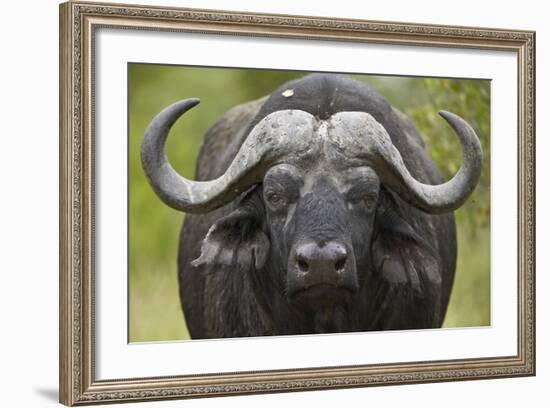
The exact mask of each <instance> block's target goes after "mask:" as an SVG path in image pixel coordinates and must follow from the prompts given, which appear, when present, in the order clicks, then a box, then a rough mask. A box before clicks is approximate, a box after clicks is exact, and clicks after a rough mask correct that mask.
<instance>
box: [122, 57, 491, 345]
mask: <svg viewBox="0 0 550 408" xmlns="http://www.w3.org/2000/svg"><path fill="white" fill-rule="evenodd" d="M305 74H306V73H303V72H292V71H267V70H250V69H218V68H202V67H176V66H165V65H152V64H130V65H129V66H128V87H129V106H128V113H129V129H130V130H129V158H128V160H129V237H130V238H129V240H130V242H129V298H130V299H129V321H130V324H129V340H130V341H131V342H139V341H162V340H180V339H188V338H189V334H188V331H187V328H186V326H185V320H184V316H183V313H182V311H181V309H180V303H179V295H178V282H177V266H176V260H177V248H178V239H179V229H180V228H181V225H182V222H183V217H184V216H183V214H182V213H180V212H177V211H175V210H172V209H170V208H169V207H167V206H166V205H164V204H163V203H162V202H161V201H160V200H159V199H158V198H157V197H156V196H155V194H154V193H153V191H152V190H151V188H150V186H149V185H148V183H147V181H146V180H145V177H144V175H143V171H142V169H141V164H140V159H139V148H140V143H141V139H142V137H143V132H144V130H145V128H146V126H147V125H148V124H149V122H150V121H151V119H152V118H153V117H154V116H155V115H156V114H157V113H158V112H159V111H160V110H162V109H163V108H165V107H166V106H168V105H169V104H171V103H173V102H175V101H177V100H180V99H184V98H188V97H199V98H200V99H201V100H202V103H201V104H200V105H199V106H197V107H196V108H194V109H193V110H192V111H190V112H188V113H187V114H186V115H185V119H184V120H181V121H178V122H177V123H176V124H175V125H174V127H173V130H172V133H171V137H170V138H169V139H168V143H167V151H168V155H169V158H170V161H171V162H172V164H173V166H174V168H176V169H177V170H178V172H180V173H181V174H182V175H183V176H185V177H188V178H193V177H194V168H195V158H196V155H197V152H198V149H199V147H200V143H201V141H202V136H203V134H204V133H205V132H206V130H207V129H208V128H209V127H210V126H211V125H212V124H213V123H214V122H215V120H216V119H217V118H219V117H220V116H221V115H222V114H223V113H224V112H226V111H227V110H228V109H230V108H231V107H233V106H235V105H237V104H239V103H243V102H246V101H249V100H252V99H256V98H259V97H262V96H264V95H266V94H268V93H270V92H271V91H272V90H273V89H275V88H276V87H278V86H279V85H280V84H282V83H283V82H285V81H287V80H290V79H293V78H297V77H300V76H303V75H305ZM354 77H355V78H356V79H359V80H364V81H367V82H369V83H370V84H371V85H372V86H373V87H374V88H376V89H378V90H379V92H381V93H382V94H383V95H384V96H385V97H386V98H387V99H388V100H389V101H390V102H391V103H392V104H394V105H395V106H396V107H398V108H399V109H401V110H402V111H404V112H406V113H407V114H408V115H409V116H410V117H412V118H413V119H414V121H415V123H416V124H417V126H418V128H419V130H420V131H421V133H422V134H423V135H426V137H427V142H428V143H429V146H430V148H431V149H430V155H431V157H432V158H434V161H435V162H436V164H437V165H438V167H439V168H440V169H441V170H442V172H443V174H444V176H445V177H447V178H448V177H449V176H452V174H454V171H456V170H455V167H456V166H457V165H459V164H460V160H461V156H460V154H459V153H458V152H460V148H459V146H458V143H457V142H456V137H455V136H454V135H453V133H452V131H451V130H450V129H449V128H448V126H447V125H445V123H444V121H443V120H442V119H440V118H439V117H437V115H435V113H436V112H437V111H438V110H439V109H446V110H450V111H453V112H456V113H458V114H459V115H461V116H463V117H465V119H467V120H468V121H469V122H470V123H472V124H473V126H474V128H476V131H477V132H478V134H479V135H480V138H481V139H482V143H483V145H484V148H485V152H487V151H488V143H489V119H488V115H489V111H490V106H489V83H488V81H474V80H449V79H433V78H431V79H423V78H408V77H383V76H367V75H354ZM457 95H458V96H457ZM461 95H463V96H461ZM472 105H473V106H472ZM472 111H474V112H476V113H477V112H481V114H479V115H478V116H476V117H471V112H472ZM489 168H490V167H489V157H488V156H487V154H486V160H485V162H484V173H483V176H482V183H481V185H480V186H479V187H478V189H477V190H476V192H475V194H474V196H473V198H472V199H471V200H469V201H468V203H467V204H466V206H465V207H464V208H463V209H460V210H459V211H457V220H458V241H459V247H458V248H459V256H458V268H457V273H456V279H455V286H454V289H453V294H452V296H451V303H450V305H449V308H448V312H447V316H446V319H445V323H444V326H445V327H465V326H480V325H488V324H490V269H489V254H490V252H489V250H490V233H489V222H488V220H489V214H490V212H489V208H490V204H489V191H490V190H489V185H490V183H489V181H490V180H489V176H490V175H489V170H488V169H489Z"/></svg>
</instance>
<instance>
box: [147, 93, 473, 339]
mask: <svg viewBox="0 0 550 408" xmlns="http://www.w3.org/2000/svg"><path fill="white" fill-rule="evenodd" d="M198 103H199V101H198V99H186V100H183V101H180V102H177V103H175V104H173V105H171V106H169V107H168V108H166V109H164V110H163V111H162V112H161V113H160V114H158V115H157V116H156V117H155V118H154V119H153V121H152V122H151V124H150V126H149V127H148V129H147V130H146V132H145V137H144V140H143V143H142V150H141V157H142V163H143V168H144V170H145V174H146V176H147V178H148V180H149V182H150V184H151V186H152V187H153V189H154V190H155V192H156V193H157V195H158V196H159V197H160V198H161V199H162V200H163V201H164V202H165V203H166V204H167V205H169V206H170V207H172V208H174V209H177V210H180V211H185V212H190V213H205V212H209V211H212V210H214V209H216V208H219V207H221V206H224V205H225V204H228V203H229V202H231V201H232V200H234V199H236V198H237V197H238V196H242V197H243V199H242V202H241V205H239V206H238V207H237V209H236V210H235V211H234V212H233V213H231V214H229V215H228V216H226V217H224V218H222V219H221V220H219V221H218V222H216V223H215V224H214V225H213V226H212V227H211V228H210V231H209V232H208V234H207V236H206V237H205V239H204V242H203V245H202V253H201V256H200V257H199V258H198V259H197V260H195V261H194V264H195V265H200V264H203V263H208V262H214V260H215V262H219V263H225V264H233V265H250V264H252V265H253V266H254V269H255V270H261V269H262V268H264V266H266V267H267V266H269V270H270V271H276V273H275V275H276V276H270V277H268V278H265V279H270V280H271V281H272V284H273V285H275V286H280V288H281V294H282V295H281V298H283V299H285V301H286V302H287V303H288V305H289V307H291V308H293V309H294V310H297V311H299V313H301V314H302V315H304V316H310V317H311V319H313V323H312V326H313V327H315V330H316V331H335V330H338V327H335V326H333V325H334V324H336V323H334V322H338V321H339V319H338V318H337V315H338V314H343V313H345V308H346V305H347V304H348V303H349V302H351V301H353V298H354V296H355V295H356V294H357V292H358V291H359V289H360V285H361V281H362V280H364V279H365V277H364V276H363V274H362V273H358V271H364V270H368V269H369V267H370V266H371V265H372V264H374V263H382V262H385V261H388V262H391V261H392V260H391V259H389V260H388V259H385V258H384V255H382V256H378V257H377V256H376V253H375V252H376V251H375V250H376V248H374V247H375V246H376V245H372V243H371V241H372V240H373V233H374V231H375V230H376V228H375V224H376V223H382V224H383V223H384V222H385V221H384V219H386V222H387V219H388V217H394V216H393V215H391V214H385V215H384V214H381V211H384V208H386V206H381V205H379V204H380V203H379V202H380V200H381V199H382V198H381V196H382V194H381V192H382V190H384V191H386V190H387V191H391V194H384V196H387V197H391V195H392V194H395V195H397V196H398V197H400V198H401V199H403V200H404V201H406V202H408V203H409V204H410V205H412V206H413V207H415V208H416V209H419V210H422V211H424V212H426V213H429V214H441V213H446V212H451V211H453V210H455V209H457V208H458V207H459V206H460V205H461V204H463V203H464V201H465V200H466V199H467V197H468V196H469V195H470V193H471V192H472V191H473V189H474V188H475V186H476V184H477V181H478V179H479V176H480V172H481V162H482V151H481V146H480V143H479V141H478V138H477V136H476V134H475V132H474V130H473V129H472V128H471V127H470V125H468V124H467V123H466V122H465V121H464V120H463V119H461V118H460V117H458V116H457V115H454V114H452V113H449V112H444V111H442V112H440V115H441V116H442V117H443V118H444V119H445V120H446V121H447V122H448V123H449V124H450V125H451V126H452V127H453V129H454V130H455V132H456V134H457V135H458V137H459V139H460V143H461V146H462V150H463V157H464V159H463V163H462V166H461V167H460V170H459V171H458V173H457V174H456V175H455V176H454V177H453V179H451V180H450V181H448V182H446V183H443V184H440V185H428V184H423V183H422V182H420V181H418V180H417V179H415V178H414V177H413V176H412V175H411V173H410V172H409V170H408V169H407V167H406V166H405V164H404V161H403V158H402V156H401V154H400V152H399V151H398V150H397V148H396V147H395V146H394V145H393V143H392V141H391V139H390V136H389V134H388V132H387V130H386V129H385V128H384V127H383V126H382V125H381V124H380V123H379V122H377V121H376V120H375V118H374V117H373V116H371V115H370V114H369V113H366V112H360V111H344V112H337V113H334V114H332V115H331V116H330V117H328V118H324V119H320V118H318V117H316V116H313V115H311V114H310V113H307V112H305V111H302V110H298V109H285V110H279V111H275V112H272V113H270V114H268V115H266V116H265V117H263V118H261V120H259V121H258V122H257V123H256V124H255V125H254V126H253V127H252V129H251V130H250V131H249V133H248V136H247V137H246V139H245V141H244V143H243V144H242V145H241V147H240V150H239V151H238V153H237V154H236V156H235V157H234V159H233V161H232V162H231V164H230V165H229V167H228V168H227V170H226V171H225V173H224V174H223V175H221V176H220V177H219V178H217V179H214V180H211V181H191V180H188V179H185V178H183V177H181V176H180V175H178V174H177V173H176V172H175V171H174V169H173V168H172V167H171V166H170V164H169V162H168V160H167V158H166V153H165V142H166V138H167V136H168V133H169V130H170V128H171V126H172V125H173V124H174V122H175V121H176V120H177V119H178V118H179V117H180V116H181V115H182V114H184V113H185V112H186V111H188V110H189V109H190V108H192V107H194V106H195V105H197V104H198ZM394 218H395V219H398V221H395V220H394V221H392V225H393V227H392V228H394V229H397V230H399V231H400V233H402V234H403V235H407V234H408V236H409V237H412V238H413V239H414V231H413V230H412V228H411V227H410V225H408V224H407V223H406V222H405V221H402V220H401V221H399V217H394ZM228 237H230V238H228ZM373 248H374V249H373ZM274 254H275V255H274ZM255 279H261V278H259V277H255Z"/></svg>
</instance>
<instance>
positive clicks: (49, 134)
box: [0, 0, 550, 407]
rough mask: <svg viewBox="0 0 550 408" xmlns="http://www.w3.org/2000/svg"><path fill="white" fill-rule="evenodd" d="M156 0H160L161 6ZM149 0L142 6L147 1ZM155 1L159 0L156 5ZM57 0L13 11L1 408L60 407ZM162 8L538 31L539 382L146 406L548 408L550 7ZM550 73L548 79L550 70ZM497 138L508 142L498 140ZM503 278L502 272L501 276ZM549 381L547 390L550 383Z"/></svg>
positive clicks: (1, 136) (31, 0)
mask: <svg viewBox="0 0 550 408" xmlns="http://www.w3.org/2000/svg"><path fill="white" fill-rule="evenodd" d="M151 1H152V0H151ZM138 2H140V1H134V3H138ZM145 3H148V2H145ZM57 4H58V2H57V1H56V0H27V1H21V2H17V1H11V2H4V3H3V4H2V9H1V10H2V17H1V24H0V30H1V36H0V44H1V46H0V52H1V54H0V55H2V60H1V63H0V70H1V74H0V118H1V119H0V177H1V178H0V180H1V184H0V191H1V196H0V208H1V211H0V254H1V255H0V277H1V278H0V282H1V283H0V313H1V315H0V316H1V320H0V322H1V326H0V327H1V331H0V344H1V347H0V366H1V368H0V374H1V377H2V385H3V387H2V391H1V394H0V401H2V402H0V405H2V406H29V407H37V406H47V405H54V404H55V403H56V401H57V377H58V369H57V364H58V336H57V329H58V319H57V312H58V306H57V302H58V300H57V297H58V283H57V282H58V275H57V274H58V272H57V252H58V233H57V228H58V225H57V220H58V217H57V208H58V207H57V196H58V183H57V171H58V164H57V162H58V16H57V15H58V8H57ZM156 4H171V5H180V6H187V7H200V8H213V9H229V10H242V11H257V12H277V13H287V14H302V15H319V16H333V17H348V18H362V19H369V20H392V21H410V22H422V23H435V24H454V25H466V26H485V27H502V28H518V29H530V30H536V31H537V44H538V46H537V74H538V76H537V134H538V142H537V150H538V153H537V174H538V178H537V179H538V182H537V189H538V192H537V208H538V209H539V211H538V222H537V232H538V237H537V243H539V245H538V249H539V256H538V262H537V269H538V274H537V288H538V290H537V310H538V313H537V345H538V358H537V365H538V367H537V373H538V374H537V376H536V377H533V378H520V379H503V380H487V381H470V382H455V383H445V384H426V385H410V386H397V387H379V388H367V389H351V390H339V391H320V392H308V393H289V394H278V395H268V396H266V395H263V396H247V397H230V398H223V399H220V398H216V399H202V400H194V401H185V402H182V401H172V402H158V403H147V404H142V405H141V406H144V407H145V406H159V407H162V406H165V407H169V406H189V407H215V406H221V405H224V406H240V407H248V406H250V407H252V406H257V405H258V404H261V405H263V406H280V405H287V404H292V406H295V405H297V404H303V406H309V405H310V404H316V405H317V406H331V405H332V406H337V405H341V404H345V405H346V406H351V407H355V406H357V407H359V406H361V407H365V406H378V405H384V406H389V407H394V406H400V405H403V406H405V405H406V406H410V407H416V406H422V407H436V406H437V407H440V406H442V405H444V406H445V407H465V406H481V404H491V406H500V407H507V406H519V405H527V406H535V407H537V406H547V404H548V401H547V397H546V395H547V393H546V392H545V391H546V389H547V388H548V385H549V384H550V358H549V357H548V354H549V353H548V347H549V344H550V330H549V325H548V323H547V320H548V319H547V318H545V310H548V309H550V300H549V299H550V296H549V293H548V291H550V285H549V283H550V277H549V276H548V273H547V272H549V269H550V265H549V263H550V256H549V254H548V251H545V247H546V246H548V245H549V244H548V242H550V231H549V229H550V219H549V216H548V215H547V213H546V214H545V212H544V211H543V210H544V209H545V208H549V207H550V189H549V188H548V183H545V178H546V175H548V174H550V160H548V159H546V160H545V158H544V156H543V155H544V154H545V152H548V151H549V147H550V146H549V145H550V141H549V138H548V133H550V119H549V116H550V115H548V114H545V113H546V112H548V111H549V110H550V96H549V95H548V94H547V93H545V90H546V92H548V91H549V90H550V87H549V80H548V73H549V72H550V54H549V53H548V50H550V27H549V24H548V17H549V16H550V13H549V12H548V11H546V10H545V9H544V2H542V1H535V0H524V1H522V2H514V3H510V4H507V2H505V1H499V2H496V1H494V2H481V1H479V0H477V1H471V0H461V1H460V2H454V4H451V3H450V2H442V1H419V0H417V1H405V0H404V1H390V0H385V1H379V2H359V1H352V0H349V1H348V0H338V1H334V2H329V1H326V2H321V1H319V0H317V1H313V0H310V1H305V0H302V1H300V0H278V1H277V2H259V1H253V0H225V1H223V0H202V1H199V0H180V1H175V0H172V1H169V0H164V1H162V0H157V1H156ZM545 73H546V75H545ZM495 137H498V135H495ZM495 272H496V273H498V271H495ZM545 386H546V387H545Z"/></svg>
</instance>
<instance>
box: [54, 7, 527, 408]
mask: <svg viewBox="0 0 550 408" xmlns="http://www.w3.org/2000/svg"><path fill="white" fill-rule="evenodd" d="M60 36H61V38H60V40H61V41H60V44H61V46H60V67H61V72H60V101H61V106H60V110H61V112H60V152H61V155H60V156H61V163H60V236H61V245H60V400H61V402H63V403H64V404H67V405H78V404H90V403H106V402H124V401H142V400H157V399H163V398H166V399H168V398H188V397H199V396H219V395H232V394H249V393H261V392H279V391H299V390H315V389H329V388H344V387H362V386H371V385H390V384H406V383H422V382H433V381H449V380H466V379H480V378H499V377H510V376H526V375H534V373H535V334H534V331H535V327H534V325H535V321H534V312H535V311H534V307H535V306H534V305H535V303H534V293H535V292H534V285H535V271H534V234H535V227H534V225H535V224H534V217H535V216H534V202H535V201H534V194H535V191H534V190H535V187H534V178H535V175H534V171H535V168H534V137H535V135H534V120H535V118H534V112H535V105H534V104H535V95H534V81H535V78H534V72H535V70H534V63H535V55H534V49H535V48H534V41H535V34H534V32H530V31H512V30H504V29H488V28H465V27H451V26H433V25H421V24H410V23H393V22H392V23H389V22H388V23H385V22H370V21H360V20H343V19H330V18H318V17H299V16H286V15H264V14H246V13H239V12H230V11H212V10H192V9H178V8H163V7H148V6H135V5H106V4H95V3H89V2H68V3H64V4H62V5H61V6H60Z"/></svg>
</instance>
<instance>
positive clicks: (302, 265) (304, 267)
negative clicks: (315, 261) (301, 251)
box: [296, 259, 309, 272]
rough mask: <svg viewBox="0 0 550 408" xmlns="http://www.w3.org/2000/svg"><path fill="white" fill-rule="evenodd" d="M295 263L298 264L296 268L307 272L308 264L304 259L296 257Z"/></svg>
mask: <svg viewBox="0 0 550 408" xmlns="http://www.w3.org/2000/svg"><path fill="white" fill-rule="evenodd" d="M296 265H298V269H299V270H300V271H302V272H307V271H308V270H309V265H308V263H307V262H306V261H304V260H303V259H297V260H296Z"/></svg>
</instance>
